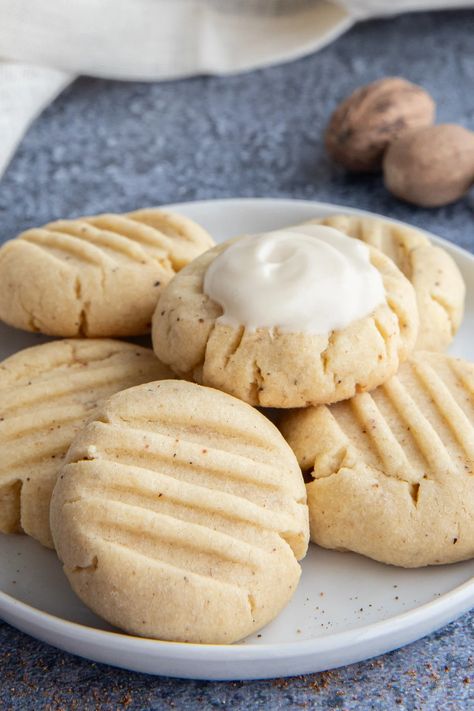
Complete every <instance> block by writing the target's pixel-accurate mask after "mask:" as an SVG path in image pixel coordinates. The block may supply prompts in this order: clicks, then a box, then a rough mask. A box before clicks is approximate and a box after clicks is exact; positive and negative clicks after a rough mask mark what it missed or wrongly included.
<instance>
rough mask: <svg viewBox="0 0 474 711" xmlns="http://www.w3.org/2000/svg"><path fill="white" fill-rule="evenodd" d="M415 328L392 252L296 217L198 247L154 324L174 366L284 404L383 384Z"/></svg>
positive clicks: (158, 346)
mask: <svg viewBox="0 0 474 711" xmlns="http://www.w3.org/2000/svg"><path fill="white" fill-rule="evenodd" d="M336 242H337V246H338V249H334V244H335V243H336ZM210 276H212V279H211V280H210ZM417 331H418V311H417V306H416V298H415V293H414V290H413V287H412V285H411V284H410V283H409V282H408V280H407V279H406V277H405V276H404V275H403V274H402V273H401V272H400V270H399V269H398V268H397V267H396V265H395V264H394V263H393V262H392V260H391V259H389V258H388V257H387V256H386V255H384V254H382V253H381V252H380V251H379V250H377V249H375V248H373V247H369V246H365V245H363V244H362V243H359V242H357V241H356V240H353V239H351V238H348V237H347V236H345V235H343V234H342V233H340V232H337V231H336V230H333V229H330V228H328V227H321V226H314V225H310V226H304V225H303V226H300V227H299V228H291V231H281V232H274V233H268V234H267V235H261V236H255V237H246V238H241V239H239V240H234V241H232V242H228V243H225V244H222V245H219V246H218V247H215V248H214V249H212V250H210V251H208V252H206V254H204V255H201V256H200V257H198V258H197V259H196V260H195V261H194V262H193V263H192V264H190V265H188V266H187V267H186V268H185V269H183V270H182V271H181V272H180V273H179V274H178V275H177V276H176V277H175V278H174V279H173V280H172V282H170V284H169V285H168V287H167V288H166V289H165V291H164V292H163V295H162V297H161V299H160V302H159V304H158V307H157V309H156V311H155V315H154V318H153V328H152V335H153V344H154V349H155V352H156V354H157V355H158V357H159V358H160V360H162V361H163V362H164V363H166V364H167V365H169V366H170V367H171V368H172V369H173V370H174V371H175V372H176V373H177V374H179V375H180V376H181V377H184V378H187V379H189V380H194V381H196V382H199V383H201V384H204V385H209V386H211V387H214V388H218V389H220V390H224V391H225V392H228V393H230V394H232V395H234V396H236V397H239V398H240V399H242V400H245V401H246V402H248V403H250V404H251V405H262V406H266V407H282V408H287V407H304V406H308V405H311V404H322V403H331V402H336V401H339V400H343V399H346V398H349V397H352V395H354V394H355V393H356V392H361V391H365V390H371V389H372V388H374V387H376V386H377V385H379V384H381V383H383V382H384V381H385V380H387V379H388V378H389V377H390V376H391V375H393V374H394V373H395V372H396V371H397V369H398V367H399V365H400V363H401V362H403V361H404V360H405V359H406V358H407V357H408V356H409V355H410V352H411V351H412V349H413V347H414V344H415V341H416V337H417Z"/></svg>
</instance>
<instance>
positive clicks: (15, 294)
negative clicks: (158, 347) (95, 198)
mask: <svg viewBox="0 0 474 711" xmlns="http://www.w3.org/2000/svg"><path fill="white" fill-rule="evenodd" d="M213 244H214V243H213V241H212V239H211V237H210V236H209V235H208V234H207V232H205V230H203V229H202V228H201V227H199V225H197V224H196V223H195V222H193V221H191V220H189V219H188V218H185V217H182V216H180V215H177V214H174V213H171V212H165V211H162V210H158V209H153V208H150V209H144V210H138V211H136V212H130V213H128V214H125V215H112V214H106V215H96V216H94V217H82V218H78V219H75V220H58V221H57V222H51V223H49V224H48V225H45V226H44V227H40V228H36V229H31V230H27V231H26V232H23V233H22V234H21V235H19V236H18V237H17V238H16V239H13V240H11V241H10V242H7V243H6V244H5V245H4V246H3V247H1V248H0V319H2V320H3V321H5V323H8V324H9V325H10V326H15V327H16V328H22V329H25V330H27V331H38V332H41V333H45V334H48V335H51V336H64V337H72V336H87V337H102V336H132V335H138V334H141V333H146V332H147V331H148V330H149V328H150V322H151V317H152V314H153V311H154V308H155V306H156V302H157V300H158V297H159V295H160V293H161V291H162V289H163V288H164V286H165V285H166V284H167V283H168V281H169V280H170V279H171V278H172V277H173V276H174V274H175V273H176V272H177V271H179V270H180V269H181V268H182V267H183V266H185V265H186V264H188V262H190V261H191V260H193V259H194V258H195V257H196V256H197V255H198V254H201V252H204V251H205V250H206V249H209V248H210V247H211V246H212V245H213Z"/></svg>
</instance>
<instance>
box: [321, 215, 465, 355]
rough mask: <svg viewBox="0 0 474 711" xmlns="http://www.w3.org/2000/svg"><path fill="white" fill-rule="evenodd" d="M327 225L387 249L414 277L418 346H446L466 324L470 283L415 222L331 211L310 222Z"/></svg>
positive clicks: (401, 268)
mask: <svg viewBox="0 0 474 711" xmlns="http://www.w3.org/2000/svg"><path fill="white" fill-rule="evenodd" d="M314 223H316V224H321V225H327V226H329V227H334V228H335V229H337V230H340V231H341V232H344V233H345V234H347V235H349V236H350V237H356V238H357V239H360V240H362V241H363V242H366V243H367V244H370V245H372V247H376V248H377V249H379V250H380V251H381V252H384V254H386V255H387V256H389V257H390V259H393V261H394V262H395V264H396V265H397V267H398V268H399V269H400V270H401V271H402V272H403V274H405V276H406V277H407V278H408V279H409V280H410V281H411V283H412V284H413V287H414V289H415V292H416V298H417V302H418V312H419V314H420V330H419V333H418V340H417V343H416V347H417V348H418V349H420V350H422V349H425V350H430V351H431V350H433V351H439V350H444V349H445V348H447V346H448V345H449V344H450V343H451V341H452V340H453V338H454V336H455V334H456V332H457V330H458V328H459V326H460V325H461V321H462V317H463V312H464V297H465V292H466V288H465V285H464V281H463V278H462V276H461V273H460V271H459V269H458V267H457V265H456V263H455V262H454V260H453V259H452V257H451V256H450V255H449V254H448V253H447V252H446V251H445V250H444V249H441V248H440V247H435V246H434V245H432V244H431V242H430V241H429V239H428V237H427V236H426V235H425V234H423V232H420V231H419V230H417V229H415V228H413V227H406V226H405V225H399V224H397V223H394V222H389V221H388V220H383V219H378V218H373V217H359V216H357V215H331V216H330V217H326V218H324V219H322V220H311V224H314Z"/></svg>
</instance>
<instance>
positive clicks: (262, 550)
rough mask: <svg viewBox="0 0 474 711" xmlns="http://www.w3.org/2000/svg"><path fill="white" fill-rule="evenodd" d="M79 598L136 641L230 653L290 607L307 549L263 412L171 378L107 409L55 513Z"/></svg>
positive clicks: (297, 499) (298, 498) (275, 436)
mask: <svg viewBox="0 0 474 711" xmlns="http://www.w3.org/2000/svg"><path fill="white" fill-rule="evenodd" d="M51 525H52V530H53V536H54V540H55V543H56V546H57V551H58V554H59V557H60V558H61V560H62V561H63V563H64V570H65V573H66V575H67V577H68V579H69V581H70V583H71V585H72V587H73V589H74V591H75V592H76V593H77V595H78V596H79V597H80V598H81V599H82V600H83V602H85V603H86V605H88V606H89V607H90V608H92V609H93V610H94V611H95V612H96V613H97V614H99V615H101V616H102V617H104V618H105V619H107V620H108V621H109V622H110V623H112V624H114V625H116V626H117V627H120V628H121V629H124V630H126V631H128V632H131V633H133V634H138V635H142V636H147V637H154V638H158V639H165V640H176V641H180V642H203V643H230V642H233V641H235V640H238V639H241V638H243V637H245V636H246V635H248V634H250V633H251V632H253V631H254V630H256V629H258V628H260V627H262V626H263V625H265V624H266V623H267V622H269V621H270V620H271V619H273V617H275V615H277V614H278V612H279V611H280V610H281V609H282V607H283V606H284V605H285V604H286V603H287V602H288V600H289V599H290V597H291V595H292V594H293V592H294V591H295V588H296V585H297V583H298V579H299V576H300V566H299V565H298V563H297V559H299V558H301V557H303V556H304V554H305V552H306V549H307V544H308V535H309V531H308V511H307V506H306V495H305V487H304V482H303V479H302V477H301V472H300V470H299V467H298V463H297V461H296V459H295V456H294V454H293V453H292V451H291V450H290V448H289V447H288V445H287V444H286V442H285V441H284V439H283V438H282V436H281V435H280V433H279V432H278V430H277V429H276V427H275V426H274V425H272V424H271V422H270V421H269V420H267V419H266V418H265V417H264V416H263V415H262V414H260V413H259V412H258V411H257V410H254V409H253V408H250V407H249V406H248V405H246V404H245V403H243V402H241V401H239V400H236V399H235V398H232V397H230V396H228V395H226V394H224V393H221V392H218V391H216V390H212V389H210V388H203V387H201V386H199V385H195V384H192V383H187V382H179V381H175V380H169V381H162V382H158V383H150V384H148V385H143V386H140V387H137V388H133V389H131V390H128V391H126V392H122V393H119V394H118V395H114V396H113V397H111V398H110V399H109V400H108V401H107V402H106V403H105V404H104V405H103V407H102V408H101V409H100V411H99V412H98V413H97V416H96V419H95V420H94V421H93V422H91V423H89V424H88V425H87V427H86V428H85V429H84V430H83V431H82V432H81V433H80V434H79V435H78V437H77V439H76V440H75V441H74V443H73V445H72V447H71V449H70V451H69V454H68V459H67V464H66V465H65V467H64V468H63V470H62V472H61V475H60V478H59V480H58V483H57V485H56V488H55V490H54V495H53V501H52V505H51Z"/></svg>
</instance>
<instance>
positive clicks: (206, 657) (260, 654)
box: [0, 197, 474, 680]
mask: <svg viewBox="0 0 474 711" xmlns="http://www.w3.org/2000/svg"><path fill="white" fill-rule="evenodd" d="M242 203H246V204H247V205H251V204H254V205H259V206H262V207H269V208H271V206H272V205H276V204H278V205H279V207H285V204H286V205H288V207H290V206H291V207H292V208H293V207H294V206H295V205H300V206H301V207H305V208H309V207H311V208H313V209H314V210H315V211H317V210H324V211H326V212H327V211H334V212H343V213H349V214H358V215H368V216H372V217H379V218H381V219H384V220H386V221H389V222H392V223H395V224H398V225H402V226H409V227H413V228H414V229H417V230H419V231H421V232H423V233H424V234H426V235H427V236H428V237H429V238H430V240H433V242H434V243H435V244H440V245H441V246H442V247H444V248H446V249H447V251H449V252H451V253H454V254H455V255H457V256H458V257H459V258H460V259H466V257H467V258H468V259H469V260H470V261H472V266H473V269H474V255H473V254H471V253H470V252H469V251H468V250H466V249H464V248H463V247H460V246H458V245H456V244H453V243H452V242H450V241H449V240H447V239H444V238H443V237H438V236H437V235H434V234H433V233H431V232H429V231H428V230H424V229H423V228H420V227H418V226H416V225H410V223H407V222H404V221H402V220H397V219H395V218H391V217H387V216H385V215H381V214H380V213H376V212H372V211H369V210H362V209H359V208H355V207H350V206H344V205H339V204H334V203H329V202H321V201H318V200H305V199H299V198H295V199H293V198H265V197H256V198H254V197H242V198H223V199H215V200H213V199H209V200H195V201H194V200H191V201H186V202H177V203H170V204H165V205H160V207H161V208H162V209H166V210H176V211H180V210H183V209H184V210H186V211H187V210H188V209H189V208H190V207H191V209H192V208H193V207H195V208H197V209H203V210H205V209H207V208H210V209H215V208H216V207H217V208H223V209H225V207H226V206H233V207H235V206H236V205H241V204H242ZM473 606H474V576H473V577H471V578H470V579H468V580H466V581H465V582H464V583H462V584H461V585H457V586H456V587H454V588H452V589H451V590H449V591H448V592H446V593H443V594H441V595H440V596H439V597H438V598H436V599H434V600H431V601H429V602H426V603H423V604H421V605H419V606H417V607H415V608H413V609H411V610H408V611H405V612H402V613H400V614H397V615H393V616H391V617H388V618H386V619H383V620H378V621H377V622H372V623H369V624H366V625H362V626H361V627H356V628H353V629H349V630H344V631H340V632H334V633H330V634H325V635H322V636H320V637H312V638H310V639H305V640H301V641H299V640H295V641H293V642H282V643H275V642H273V643H262V644H260V643H259V644H254V645H252V644H247V643H236V644H232V645H218V644H193V643H185V642H169V641H164V640H154V639H149V638H144V637H137V636H134V635H128V634H125V633H122V632H120V631H109V630H101V629H97V628H94V627H89V626H88V625H83V624H80V623H78V622H72V621H70V620H67V619H64V618H63V617H58V616H57V615H53V614H51V613H49V612H45V611H43V610H40V609H38V608H36V607H34V606H32V605H30V604H28V603H25V602H22V601H21V600H18V599H17V598H15V597H14V596H13V595H10V594H9V593H6V592H4V591H2V590H0V620H1V619H3V620H5V621H6V622H8V623H9V624H11V625H12V626H14V627H16V628H17V629H21V630H22V631H24V632H26V633H27V634H28V633H29V632H28V624H27V623H29V624H30V625H31V626H32V627H33V628H34V632H33V633H32V634H33V636H34V637H36V638H37V639H41V640H42V641H45V642H47V643H49V644H53V646H57V647H59V648H61V649H63V650H64V651H67V652H70V653H72V654H78V655H79V656H84V657H86V658H88V659H94V658H95V657H94V655H93V654H91V653H90V652H87V653H84V654H81V652H78V651H77V649H76V647H75V646H74V641H77V642H78V643H80V642H87V641H89V642H91V643H92V644H95V647H96V648H101V649H110V647H111V645H110V644H108V643H109V642H110V641H111V640H114V641H115V642H116V645H117V646H121V647H122V649H125V650H127V649H128V651H130V653H133V652H134V651H135V652H137V651H138V650H141V651H142V652H143V651H144V650H145V651H146V652H147V654H148V655H150V657H151V658H152V659H153V660H154V661H159V660H160V659H162V660H168V661H180V662H183V661H188V662H189V661H192V657H193V656H196V657H197V658H199V659H200V661H206V662H213V663H221V664H223V665H225V664H226V663H228V662H235V661H239V662H255V661H261V662H264V661H267V662H268V661H272V660H276V659H280V660H283V659H292V660H298V659H300V658H302V657H305V658H306V657H308V655H318V654H319V655H320V654H323V653H324V652H328V653H329V652H331V653H334V652H337V651H342V650H345V649H347V648H348V647H350V644H351V643H352V644H353V643H360V642H369V641H371V642H372V643H375V642H377V641H380V642H382V641H383V640H384V639H386V638H387V637H388V636H389V635H390V634H391V633H394V632H395V631H396V632H397V634H398V637H400V633H403V632H405V633H409V632H410V630H412V631H414V632H415V634H414V635H410V634H405V636H404V637H403V640H402V641H401V642H400V641H397V642H396V643H395V644H393V645H392V646H390V645H389V646H385V645H386V643H385V642H384V643H383V644H384V649H383V650H378V651H375V652H373V653H370V654H368V655H367V654H366V653H362V654H359V655H358V654H354V655H352V656H350V661H349V662H348V661H347V660H346V661H344V662H342V663H341V664H347V663H352V662H356V661H361V660H362V659H368V658H370V657H371V656H374V654H375V655H376V654H381V653H383V652H384V651H385V652H387V651H391V650H393V649H396V648H398V647H400V646H404V645H405V644H409V643H410V642H413V641H415V640H416V639H420V638H421V637H423V636H425V635H426V634H429V633H430V632H431V631H434V630H436V629H439V628H440V627H441V626H444V625H445V624H448V623H449V622H452V621H453V620H454V619H456V618H457V617H459V616H460V615H462V614H464V613H465V612H467V611H469V610H470V609H471V607H473ZM5 615H6V617H5ZM7 618H8V619H7ZM435 619H436V620H437V621H436V624H435V626H434V627H432V628H431V627H430V629H428V630H427V629H424V630H422V631H421V634H419V633H418V632H416V628H417V625H418V626H420V625H421V626H422V625H423V623H425V626H426V625H427V624H428V626H429V622H430V621H433V620H435ZM39 632H42V633H43V634H42V636H41V634H39ZM54 632H56V633H58V634H61V635H62V637H63V638H65V639H67V640H70V642H71V644H70V645H67V644H63V645H62V646H60V645H59V644H58V645H56V644H54V643H53V642H49V639H47V637H49V634H48V633H54ZM68 632H69V633H72V634H68ZM71 647H73V648H74V649H72V648H71ZM111 651H113V650H111ZM190 658H191V659H190ZM96 661H102V662H103V663H107V664H111V665H114V666H120V664H118V663H117V662H113V661H104V660H103V659H96ZM336 666H338V665H337V664H333V665H331V666H328V667H324V668H335V667H336ZM127 668H131V667H127ZM322 668H323V667H320V668H319V670H321V669H322ZM153 673H155V674H160V673H165V672H161V671H160V670H159V669H157V670H156V671H155V672H153ZM295 673H302V672H294V671H289V672H288V674H289V675H291V674H295ZM166 674H167V675H169V676H181V677H182V678H184V677H186V676H187V675H186V674H183V673H182V672H181V674H176V673H173V672H169V671H167V672H166ZM283 675H284V674H283ZM275 676H282V674H281V673H280V672H278V673H276V674H273V673H272V672H271V671H270V672H269V673H268V672H267V673H265V674H263V675H260V674H258V673H255V674H250V675H245V676H239V674H238V673H237V674H231V675H229V674H228V673H225V674H224V675H219V674H217V675H216V674H211V673H209V675H205V676H202V675H196V674H191V675H188V676H187V678H193V679H199V678H200V679H229V680H230V679H238V678H247V679H258V678H271V677H275Z"/></svg>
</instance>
